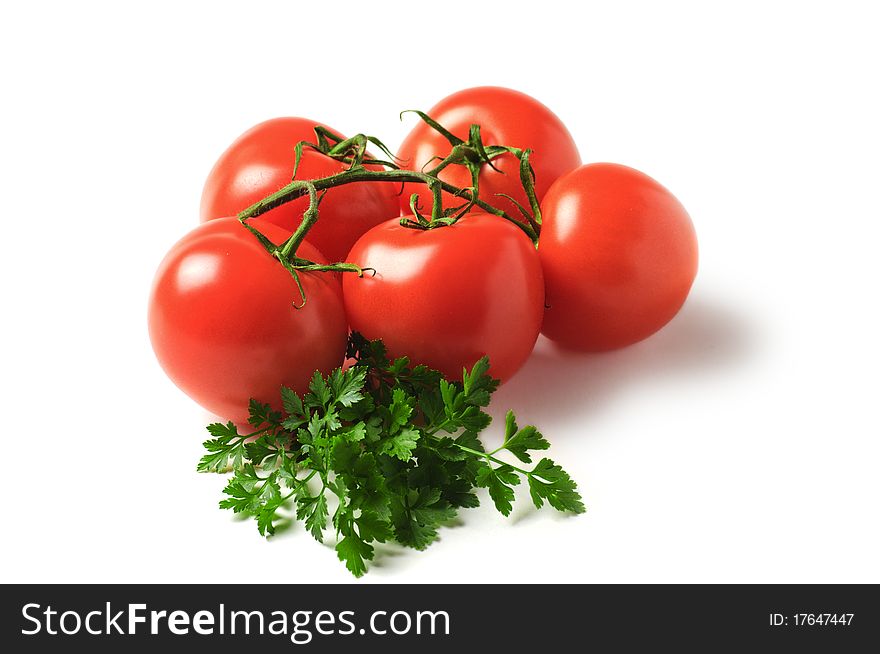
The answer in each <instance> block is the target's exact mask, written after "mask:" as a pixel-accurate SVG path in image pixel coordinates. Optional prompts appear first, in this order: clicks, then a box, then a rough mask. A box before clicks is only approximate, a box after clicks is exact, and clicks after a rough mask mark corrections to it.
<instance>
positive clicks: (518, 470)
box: [453, 443, 532, 477]
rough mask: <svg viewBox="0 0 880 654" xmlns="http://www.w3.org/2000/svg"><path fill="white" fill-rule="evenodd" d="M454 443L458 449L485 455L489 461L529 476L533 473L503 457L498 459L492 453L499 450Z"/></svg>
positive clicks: (481, 455)
mask: <svg viewBox="0 0 880 654" xmlns="http://www.w3.org/2000/svg"><path fill="white" fill-rule="evenodd" d="M453 444H454V445H455V446H456V447H457V448H458V449H460V450H462V451H463V452H468V453H469V454H475V455H476V456H480V457H483V458H484V459H486V460H487V461H493V462H495V463H497V464H499V465H502V466H507V467H508V468H512V469H513V470H516V471H517V472H518V473H520V474H522V475H526V476H527V477H528V476H530V475H531V474H532V473H531V472H529V471H528V470H523V469H522V468H518V467H516V466H515V465H511V464H510V463H507V461H502V460H501V459H496V458H495V457H494V456H492V454H494V453H495V452H497V451H498V450H495V452H480V451H479V450H472V449H471V448H469V447H465V446H464V445H459V444H458V443H453Z"/></svg>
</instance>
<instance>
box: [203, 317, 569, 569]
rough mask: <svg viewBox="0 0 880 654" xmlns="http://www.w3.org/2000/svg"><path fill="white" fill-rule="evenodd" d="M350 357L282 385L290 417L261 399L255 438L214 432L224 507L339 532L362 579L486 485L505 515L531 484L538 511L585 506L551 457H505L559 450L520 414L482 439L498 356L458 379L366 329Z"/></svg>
mask: <svg viewBox="0 0 880 654" xmlns="http://www.w3.org/2000/svg"><path fill="white" fill-rule="evenodd" d="M347 355H348V356H349V357H350V358H352V359H354V361H355V365H353V366H351V367H349V368H347V369H345V370H343V369H342V368H338V369H336V370H334V371H333V372H331V373H330V374H329V375H327V376H324V375H322V374H321V373H319V372H316V373H315V374H314V375H313V376H312V378H311V380H310V383H309V389H308V392H306V393H305V394H303V395H299V394H297V393H295V392H294V391H293V390H291V389H289V388H286V387H282V388H281V390H280V395H281V406H282V407H283V411H277V410H275V409H273V408H272V406H271V405H269V404H266V403H261V402H257V401H254V400H252V401H251V402H250V404H249V423H250V424H251V425H252V426H253V427H254V428H255V429H256V431H254V432H252V433H250V434H239V432H238V430H237V428H236V427H235V425H234V424H232V423H227V424H221V423H215V424H212V425H209V426H208V431H209V433H210V435H211V438H210V439H208V440H206V441H205V442H204V447H205V449H206V450H207V453H206V454H205V455H204V456H203V457H202V458H201V460H200V461H199V464H198V470H199V471H202V472H227V470H229V469H231V471H232V477H231V478H230V479H229V482H228V483H227V485H226V487H225V488H224V489H223V493H224V495H225V497H224V499H223V500H222V501H221V502H220V506H221V508H224V509H229V510H232V511H234V512H235V513H240V514H244V515H249V516H252V517H253V518H254V519H255V520H256V523H257V529H258V530H259V533H260V534H262V535H264V536H269V535H272V534H273V533H275V532H276V530H277V525H278V522H279V520H282V519H285V520H286V519H287V516H289V515H291V514H292V515H293V516H295V519H296V520H298V521H300V522H302V523H303V524H304V526H305V528H306V530H308V532H309V533H310V534H311V535H312V536H313V537H314V538H315V539H316V540H318V541H320V542H323V541H324V538H325V532H326V530H327V528H328V527H329V526H330V525H332V526H333V528H334V529H335V532H336V544H335V550H336V554H337V556H338V558H339V559H340V560H341V561H342V562H343V563H345V566H346V568H347V569H348V570H349V571H350V572H351V573H352V574H354V575H355V576H361V575H363V574H364V573H365V572H366V571H367V566H368V564H369V562H370V561H371V560H372V559H373V557H374V556H375V550H374V546H373V543H375V542H386V541H389V540H395V541H397V542H398V543H400V544H402V545H405V546H408V547H412V548H414V549H417V550H422V549H425V548H426V547H428V546H429V545H430V544H431V543H433V542H434V541H435V540H437V538H438V537H439V530H440V529H441V528H442V527H443V525H445V524H447V523H449V521H450V520H453V519H454V518H455V517H456V516H457V514H458V511H459V509H461V508H468V507H474V506H478V505H479V503H480V501H479V497H478V496H477V494H476V493H475V490H476V489H478V488H485V489H486V490H487V491H488V494H489V497H490V498H491V499H492V502H493V503H494V505H495V507H496V508H497V509H498V511H500V512H501V513H502V514H503V515H505V516H507V515H509V514H510V513H511V511H512V510H513V503H514V501H515V497H516V494H515V492H514V487H515V486H516V485H518V484H519V483H520V482H521V479H522V478H523V477H524V478H526V480H527V482H528V487H529V493H530V495H531V498H532V501H533V502H534V503H535V505H536V506H537V507H539V508H540V507H541V506H543V504H544V503H545V502H546V503H547V504H549V505H550V506H552V507H553V508H556V509H558V510H560V511H570V512H574V513H580V512H583V511H584V505H583V502H582V501H581V498H580V495H579V494H578V492H577V487H576V485H575V483H574V481H573V480H572V479H571V478H570V477H569V475H568V474H567V473H566V472H565V471H564V470H562V468H560V467H559V466H558V465H556V464H555V463H554V462H553V461H551V460H550V459H542V460H541V461H540V462H539V463H538V464H537V465H536V466H535V467H534V468H533V469H532V470H525V469H523V468H519V467H517V466H515V465H513V464H511V463H507V462H505V461H502V460H500V459H498V458H497V457H496V454H498V453H499V452H502V451H504V450H506V451H508V452H510V454H511V455H513V456H514V457H516V458H517V459H519V461H521V462H523V463H531V454H530V452H534V451H538V450H546V449H547V448H548V447H549V443H548V442H547V440H546V439H545V438H544V437H543V436H542V435H541V433H540V432H539V431H538V430H537V429H536V428H535V427H533V426H531V425H527V426H525V427H519V425H517V423H516V418H515V417H514V415H513V413H512V412H509V413H508V414H507V417H506V420H505V428H504V442H503V444H502V445H501V447H499V448H498V449H497V450H494V451H492V452H487V451H486V449H485V448H484V447H483V444H482V442H481V441H480V438H479V434H480V432H481V431H482V430H483V429H485V428H486V427H487V426H488V425H489V423H490V422H491V417H490V416H489V414H487V413H486V412H485V411H484V410H483V409H484V408H485V407H486V406H488V404H489V401H490V399H491V395H492V393H493V392H494V391H495V389H496V388H497V387H498V381H497V380H495V379H493V378H492V377H491V376H490V375H489V360H488V359H487V358H485V357H484V358H482V359H480V360H479V361H477V362H476V364H474V366H473V367H472V368H471V369H470V370H465V371H463V374H462V379H461V381H451V380H448V379H444V378H443V377H442V376H441V375H440V373H439V372H437V371H435V370H431V369H429V368H427V367H425V366H421V365H416V366H413V365H411V363H410V361H409V359H408V358H406V357H399V358H397V359H394V360H393V361H392V360H391V359H390V358H389V357H388V353H387V350H386V349H385V346H384V345H383V344H382V342H381V341H368V340H366V339H364V338H363V337H362V336H360V335H359V334H356V333H355V334H352V335H351V337H350V339H349V344H348V348H347ZM310 480H312V481H310ZM319 482H320V483H319ZM316 489H318V490H316ZM328 495H329V497H328ZM334 507H335V508H334Z"/></svg>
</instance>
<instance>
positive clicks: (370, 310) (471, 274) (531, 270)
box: [342, 212, 544, 380]
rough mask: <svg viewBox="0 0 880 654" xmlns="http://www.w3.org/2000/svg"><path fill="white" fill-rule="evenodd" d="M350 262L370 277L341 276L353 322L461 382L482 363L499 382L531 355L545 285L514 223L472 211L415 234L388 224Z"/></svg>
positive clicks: (398, 352) (397, 352)
mask: <svg viewBox="0 0 880 654" xmlns="http://www.w3.org/2000/svg"><path fill="white" fill-rule="evenodd" d="M349 260H350V261H351V262H353V263H356V264H358V265H361V266H367V267H371V268H374V269H375V270H376V275H375V276H374V277H371V276H369V275H365V276H364V277H362V278H358V277H357V276H355V275H346V276H345V277H344V278H343V282H342V283H343V296H344V298H345V309H346V313H347V314H348V318H349V324H350V325H351V328H352V329H353V330H356V331H359V332H360V333H362V334H363V335H364V336H366V337H367V338H370V339H373V338H381V339H383V340H384V342H385V345H386V346H387V347H388V351H389V353H390V354H391V355H392V356H402V355H406V356H409V357H410V359H411V360H412V361H413V362H415V363H423V364H426V365H428V366H430V367H432V368H435V369H436V370H439V371H440V372H442V373H443V374H444V375H445V376H446V377H448V378H450V379H461V372H462V368H464V367H467V368H470V367H471V366H472V365H473V364H474V363H475V362H476V361H477V360H478V359H479V358H480V357H482V356H484V355H488V356H489V364H490V366H491V368H490V373H491V374H492V376H493V377H497V378H500V379H502V380H506V379H508V378H509V377H510V376H512V375H513V374H514V373H515V372H516V371H517V370H518V369H519V368H520V366H521V365H522V364H523V363H524V362H525V360H526V358H528V356H529V353H530V352H531V351H532V348H533V347H534V345H535V340H536V339H537V337H538V333H539V331H540V329H541V319H542V314H543V311H544V282H543V278H542V276H541V264H540V261H539V260H538V255H537V252H536V251H535V247H534V245H532V242H531V241H530V240H529V239H528V237H527V236H526V235H525V234H523V232H522V231H521V230H520V229H519V228H517V227H516V226H514V225H512V224H511V223H509V222H507V221H505V220H503V219H501V218H497V217H495V216H490V215H488V214H484V213H477V212H473V213H471V214H469V215H468V216H466V217H465V218H463V219H462V220H460V221H459V222H457V223H455V224H454V225H452V226H449V227H438V228H435V229H431V230H419V229H412V228H408V227H402V226H401V225H400V221H399V220H397V219H395V220H390V221H388V222H385V223H383V224H381V225H379V226H378V227H374V228H373V229H371V230H370V231H369V232H367V233H366V234H364V235H363V236H362V237H361V238H360V239H359V240H358V242H357V243H355V245H354V247H353V248H352V250H351V252H350V253H349Z"/></svg>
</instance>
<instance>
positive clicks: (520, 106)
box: [398, 86, 581, 217]
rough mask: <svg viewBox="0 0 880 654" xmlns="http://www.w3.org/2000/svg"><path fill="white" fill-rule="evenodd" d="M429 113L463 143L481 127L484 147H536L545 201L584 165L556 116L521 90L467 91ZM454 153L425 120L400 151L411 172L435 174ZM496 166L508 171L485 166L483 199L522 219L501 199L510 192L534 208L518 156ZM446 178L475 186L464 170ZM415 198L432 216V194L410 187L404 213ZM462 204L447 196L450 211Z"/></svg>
mask: <svg viewBox="0 0 880 654" xmlns="http://www.w3.org/2000/svg"><path fill="white" fill-rule="evenodd" d="M427 113H428V115H429V116H431V118H433V119H434V120H435V121H437V122H438V123H440V124H441V125H442V126H443V127H445V128H446V129H448V130H449V131H450V132H452V133H453V134H455V135H456V136H457V137H459V138H461V139H463V140H467V138H468V131H469V129H470V126H471V124H472V123H476V124H479V125H480V134H481V137H482V141H483V144H484V145H508V146H513V147H517V148H522V149H526V148H532V149H533V150H534V153H533V154H532V156H531V163H532V166H533V168H534V170H535V192H536V195H537V197H538V201H539V202H540V200H541V198H543V197H544V194H545V193H546V192H547V190H548V189H549V188H550V186H551V184H553V182H554V181H556V179H557V178H559V177H561V176H562V175H564V174H565V173H567V172H569V171H571V170H574V169H575V168H577V167H578V166H579V165H580V163H581V157H580V154H579V153H578V149H577V146H576V145H575V142H574V140H573V139H572V137H571V134H569V132H568V129H567V128H566V127H565V125H564V124H563V123H562V121H561V120H559V118H558V117H557V116H556V114H554V113H553V112H552V111H550V109H548V108H547V107H545V106H544V105H543V104H541V103H540V102H538V101H537V100H536V99H534V98H532V97H531V96H528V95H526V94H525V93H520V92H519V91H514V90H512V89H506V88H502V87H498V86H479V87H475V88H470V89H464V90H462V91H458V92H457V93H453V94H452V95H450V96H447V97H446V98H444V99H443V100H441V101H440V102H439V103H437V104H436V105H435V106H434V107H433V108H432V109H431V110H430V111H428V112H427ZM451 150H452V146H451V145H450V144H449V141H447V140H446V139H445V138H444V137H443V136H442V135H440V134H439V133H438V132H437V131H435V130H434V129H432V128H431V127H429V126H428V125H427V124H426V123H424V122H422V121H421V120H420V121H419V123H418V124H417V125H416V126H415V127H414V128H413V129H412V131H411V132H410V133H409V134H408V135H407V137H406V139H405V140H404V141H403V144H402V145H401V146H400V150H399V152H398V157H400V159H401V161H400V162H399V163H400V165H401V166H402V167H404V168H408V169H410V170H422V168H423V167H425V168H426V169H430V168H431V167H432V163H431V162H430V160H431V159H432V157H434V156H439V157H445V156H447V155H448V154H449V153H450V151H451ZM436 163H437V161H434V162H433V164H436ZM492 163H493V164H494V165H495V167H496V168H498V169H499V170H501V171H502V172H501V173H499V172H496V171H494V170H492V169H491V168H490V167H489V166H486V165H484V166H483V168H482V170H481V171H480V198H481V199H482V200H485V201H486V202H488V203H489V204H491V205H493V206H496V207H498V208H501V209H504V210H505V211H507V212H508V213H510V215H512V216H514V217H519V215H520V214H519V211H518V210H517V209H516V207H515V206H514V205H513V203H512V202H510V201H509V200H507V199H506V198H503V197H500V196H498V195H497V194H498V193H505V194H507V195H509V196H511V197H513V198H515V199H516V200H517V202H519V203H520V204H522V205H523V206H524V207H526V208H528V207H529V202H528V198H527V197H526V194H525V191H524V190H523V188H522V184H521V183H520V175H519V161H518V160H517V159H516V157H514V156H513V155H512V154H504V155H501V156H500V157H498V158H496V159H494V160H493V161H492ZM440 179H442V180H443V181H445V182H449V183H450V184H452V185H453V186H457V187H459V188H465V187H468V186H470V185H471V178H470V173H469V172H468V171H467V169H466V168H465V167H463V166H449V167H448V168H446V169H445V170H443V171H442V172H441V173H440ZM413 193H418V194H419V202H420V206H421V207H422V209H423V211H424V212H425V213H430V210H431V206H432V200H431V193H430V191H428V190H427V189H426V188H425V187H424V185H420V184H406V185H405V186H404V191H403V193H402V194H401V195H400V204H401V208H402V211H403V213H404V214H409V213H411V210H410V204H409V201H410V196H411V195H412V194H413ZM459 204H462V200H461V198H455V197H453V196H452V195H450V194H447V193H444V194H443V206H444V207H451V206H456V205H459Z"/></svg>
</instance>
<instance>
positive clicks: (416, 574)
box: [0, 0, 880, 583]
mask: <svg viewBox="0 0 880 654" xmlns="http://www.w3.org/2000/svg"><path fill="white" fill-rule="evenodd" d="M871 5H872V3H868V2H865V3H863V4H859V3H853V2H835V3H824V4H817V3H806V2H791V3H788V2H759V3H751V2H738V3H728V4H727V5H726V6H725V5H722V4H721V3H671V2H666V3H632V2H617V3H609V2H602V3H573V2H562V3H557V2H549V1H547V0H543V1H542V2H539V3H535V2H527V3H519V2H504V3H488V2H472V1H471V2H457V1H453V0H445V1H444V2H441V3H436V5H430V4H429V3H427V2H406V3H394V4H392V3H380V2H357V3H349V4H346V3H340V2H326V3H293V2H285V3H267V2H251V3H226V2H210V3H207V2H205V3H196V2H192V3H185V2H175V3H163V2H151V3H143V4H142V5H141V6H140V8H135V7H134V5H132V4H130V3H104V4H98V3H94V2H77V3H60V2H59V3H43V2H29V3H16V4H14V5H13V4H12V3H3V8H2V9H0V61H2V66H0V80H2V95H3V100H2V101H0V116H2V120H0V189H2V205H0V210H2V219H3V224H4V230H3V236H2V241H0V248H2V253H0V254H2V256H0V267H2V276H0V280H2V293H3V295H2V298H3V301H2V307H3V318H2V324H0V329H2V340H0V347H2V373H0V375H2V377H0V384H2V389H0V391H2V392H0V398H2V406H3V425H4V427H5V430H4V435H3V440H4V443H5V447H4V449H3V458H4V465H3V483H2V488H3V493H2V494H3V515H2V519H0V529H2V538H0V550H2V556H0V579H2V581H4V582H13V581H17V582H38V581H39V582H48V581H65V582H68V581H80V582H86V581H88V582H189V581H191V582H197V581H201V582H207V581H222V580H231V581H236V582H240V581H241V582H243V581H269V580H277V581H284V582H306V581H311V582H349V581H352V579H351V577H350V576H349V574H348V573H347V572H346V571H345V570H344V568H343V566H342V565H341V564H340V563H339V562H338V561H337V560H336V557H335V554H334V552H333V551H332V549H330V548H329V547H321V546H320V545H318V544H316V543H315V542H314V541H313V540H312V538H311V537H310V536H309V535H308V534H306V533H305V532H304V531H303V530H302V529H300V528H297V529H293V530H290V531H288V532H287V533H285V534H283V535H281V536H279V537H277V538H275V539H273V540H270V541H266V540H264V539H262V538H261V537H260V536H259V535H258V534H257V531H256V528H255V526H254V525H253V524H252V523H242V522H240V521H237V520H235V519H233V518H232V516H231V515H230V514H227V513H226V512H221V511H220V510H219V509H217V507H216V502H217V500H218V499H219V497H220V489H221V487H222V485H223V481H222V480H221V479H220V478H218V477H215V476H208V475H198V474H196V473H195V472H194V466H195V462H196V460H197V459H198V457H199V456H200V450H201V445H200V442H201V440H202V438H203V436H204V432H203V425H204V424H205V423H206V422H208V421H209V416H207V415H206V414H205V413H204V412H203V411H202V410H201V409H199V408H198V407H197V406H195V405H194V404H192V403H191V402H190V401H189V400H188V399H187V398H186V397H185V396H184V395H183V394H182V393H181V392H179V391H178V390H177V389H176V388H175V387H174V386H173V385H172V384H171V383H170V382H169V381H168V380H167V379H166V378H165V377H164V375H163V374H162V372H161V370H160V369H159V366H158V365H157V363H156V362H155V360H154V358H153V355H152V351H151V349H150V345H149V342H148V338H147V332H146V298H147V293H148V289H149V284H150V281H151V278H152V275H153V272H154V270H155V268H156V265H157V264H158V262H159V260H160V259H161V257H162V256H163V254H164V252H165V251H166V250H167V248H168V247H169V246H170V245H171V244H172V243H173V242H174V241H176V240H177V239H178V238H179V237H180V236H182V235H183V234H184V233H185V232H186V231H188V230H189V229H191V228H192V227H193V226H195V225H196V224H197V221H198V214H197V212H198V202H199V196H200V192H201V185H202V183H203V181H204V178H205V176H206V174H207V172H208V170H209V169H210V167H211V165H212V163H213V161H214V159H215V158H216V157H217V156H218V155H219V153H220V152H221V151H222V150H223V149H224V148H225V147H226V145H227V144H228V143H229V142H231V141H232V140H233V139H234V138H235V137H236V136H237V135H238V134H239V133H240V132H242V131H244V130H245V129H246V128H248V127H249V126H251V125H252V124H254V123H256V122H259V121H261V120H263V119H266V118H269V117H274V116H282V115H302V116H306V117H310V118H314V119H317V120H321V121H325V122H327V123H329V124H330V125H332V126H334V127H336V128H337V129H339V130H340V131H343V132H345V133H348V134H351V133H355V132H358V131H363V132H367V133H371V134H378V135H381V136H382V137H383V138H384V139H385V140H386V141H387V142H388V143H389V144H391V145H392V146H394V145H396V144H397V143H399V142H400V140H401V139H402V137H403V135H404V134H405V133H406V132H407V130H408V129H409V127H410V126H411V123H412V119H407V122H404V123H400V122H399V121H398V119H397V112H398V111H399V110H401V109H406V108H412V107H418V108H423V109H428V108H429V107H430V106H431V105H432V104H434V103H435V102H436V101H437V100H439V99H440V98H441V97H443V96H444V95H446V94H448V93H450V92H452V91H455V90H458V89H460V88H465V87H468V86H473V85H479V84H497V85H505V86H510V87H514V88H517V89H519V90H522V91H525V92H527V93H530V94H532V95H534V96H535V97H537V98H539V99H540V100H541V101H543V102H544V103H545V104H547V105H548V106H550V107H551V108H552V109H553V110H554V111H556V113H557V114H558V115H559V116H560V117H561V118H562V119H563V121H565V122H566V124H567V125H568V126H569V128H570V130H571V132H572V134H573V135H574V136H575V138H576V140H577V142H578V144H579V146H580V148H581V152H582V155H583V157H584V160H585V161H616V162H620V163H625V164H628V165H631V166H634V167H636V168H639V169H641V170H644V171H645V172H647V173H648V174H650V175H652V176H654V177H655V178H657V179H658V180H659V181H661V182H662V183H663V184H665V185H666V186H667V187H669V188H670V189H671V190H672V191H673V192H674V193H675V194H676V195H677V196H678V197H679V198H680V199H681V201H682V202H683V203H684V204H685V206H686V207H688V209H689V211H690V213H691V215H692V216H693V219H694V222H695V225H696V228H697V232H698V235H699V239H700V247H701V268H700V273H699V276H698V279H697V282H696V284H695V287H694V289H693V292H692V295H691V298H690V300H689V301H688V303H687V305H686V307H685V309H684V310H683V311H682V313H681V314H680V315H679V316H678V317H677V318H676V319H675V320H674V321H673V322H672V323H671V324H670V325H669V326H668V327H667V328H666V329H664V330H663V331H662V332H661V333H659V334H658V335H656V336H655V337H653V338H651V339H650V340H648V341H646V342H644V343H641V344H639V345H637V346H634V347H630V348H628V349H626V350H623V351H619V352H616V353H612V354H606V355H601V356H572V355H568V354H560V353H557V352H555V351H554V350H553V349H552V348H550V347H548V345H547V344H546V343H545V342H543V341H542V342H539V345H538V349H537V351H536V353H535V355H534V357H533V358H532V360H531V361H530V363H529V364H528V365H527V366H526V368H525V369H524V370H523V371H522V372H521V373H520V374H519V375H518V377H516V378H515V379H514V380H513V381H511V382H510V383H509V384H508V385H506V386H505V387H504V388H503V389H502V390H501V391H499V392H498V394H497V399H496V401H495V404H494V407H495V411H496V413H502V412H503V411H504V410H505V409H506V408H508V407H511V408H514V409H516V411H517V413H518V414H519V416H520V418H521V422H534V423H536V424H537V425H538V426H539V427H541V428H542V430H543V431H544V433H545V434H546V435H547V436H548V438H549V439H550V440H551V442H552V443H553V445H554V447H553V449H552V451H551V452H552V456H553V458H555V459H556V460H557V461H559V462H560V463H562V464H563V465H564V467H566V468H567V469H568V470H569V471H570V472H571V473H572V475H573V476H574V478H575V479H576V480H578V481H579V482H580V486H581V490H582V491H583V495H584V497H585V501H586V503H587V505H588V507H589V511H588V513H587V514H586V515H583V516H580V517H576V518H564V517H558V516H556V515H553V514H552V513H550V512H549V511H541V512H536V511H534V510H531V509H529V508H528V498H527V497H526V496H523V495H520V498H519V499H520V502H519V508H517V509H516V511H515V512H514V514H513V516H512V517H511V518H510V519H507V520H505V519H504V518H502V517H501V516H500V515H498V514H497V513H495V512H494V509H490V508H489V507H488V506H486V507H483V508H480V509H476V510H471V511H466V512H464V514H463V518H462V525H461V526H458V527H454V528H450V529H446V530H444V531H443V534H442V540H440V541H439V542H438V543H436V544H435V545H433V546H432V547H431V548H430V550H429V551H428V552H426V553H417V552H412V551H404V550H403V549H400V548H395V547H386V548H382V550H381V555H380V556H379V558H378V560H377V561H376V563H375V565H374V566H373V570H372V572H370V573H369V574H368V575H367V577H366V578H365V579H364V580H363V581H362V582H359V583H369V582H386V581H398V582H430V581H443V582H453V581H477V582H484V581H485V582H488V581H562V582H575V581H579V582H660V581H665V582H786V581H787V582H862V581H864V582H867V581H872V582H880V563H878V560H880V559H878V555H877V553H878V551H880V537H878V500H880V481H878V457H880V443H878V437H880V429H878V402H877V400H878V388H880V384H878V369H880V356H878V355H880V346H878V335H880V321H878V317H877V313H878V312H877V305H878V292H877V285H878V284H877V282H878V279H880V270H878V268H880V266H878V263H877V254H876V253H877V250H878V248H880V239H878V237H880V228H878V220H880V211H878V200H877V198H878V188H880V166H878V152H880V130H878V123H880V121H878V116H880V102H878V98H877V88H878V79H877V63H878V61H880V47H878V42H880V41H878V38H877V25H878V22H877V20H876V19H874V18H873V17H872V16H871V12H870V11H869V10H870V8H871ZM536 379H541V380H546V381H542V382H541V383H540V384H537V383H536V382H535V380H536ZM496 436H497V435H496V434H494V433H493V434H491V435H490V436H489V437H488V438H489V440H492V439H494V438H495V437H496Z"/></svg>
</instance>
